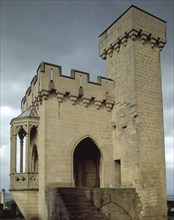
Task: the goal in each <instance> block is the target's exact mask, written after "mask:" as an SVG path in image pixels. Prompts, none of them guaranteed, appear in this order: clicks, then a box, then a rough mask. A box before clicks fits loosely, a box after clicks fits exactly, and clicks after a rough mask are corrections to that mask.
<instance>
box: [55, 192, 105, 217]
mask: <svg viewBox="0 0 174 220" xmlns="http://www.w3.org/2000/svg"><path fill="white" fill-rule="evenodd" d="M58 193H59V196H60V197H61V199H62V201H63V204H64V206H65V208H66V210H67V211H68V213H69V215H70V220H109V218H106V216H104V215H103V214H102V213H100V212H99V211H98V210H97V209H96V208H95V207H94V206H93V204H92V202H91V201H90V200H89V199H88V198H87V197H86V195H85V193H84V191H83V188H60V189H59V192H58Z"/></svg>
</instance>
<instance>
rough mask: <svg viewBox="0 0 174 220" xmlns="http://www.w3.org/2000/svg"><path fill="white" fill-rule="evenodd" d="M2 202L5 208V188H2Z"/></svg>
mask: <svg viewBox="0 0 174 220" xmlns="http://www.w3.org/2000/svg"><path fill="white" fill-rule="evenodd" d="M1 204H3V209H5V189H2V190H1Z"/></svg>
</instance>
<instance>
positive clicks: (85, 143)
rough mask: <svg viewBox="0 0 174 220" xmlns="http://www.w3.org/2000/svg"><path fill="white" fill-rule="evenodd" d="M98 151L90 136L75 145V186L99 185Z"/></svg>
mask: <svg viewBox="0 0 174 220" xmlns="http://www.w3.org/2000/svg"><path fill="white" fill-rule="evenodd" d="M99 165H100V151H99V149H98V147H97V146H96V144H95V143H94V142H93V140H92V139H91V138H85V139H83V140H82V141H80V143H79V144H78V145H77V146H76V148H75V151H74V155H73V167H74V181H75V186H76V187H99V186H100V178H99Z"/></svg>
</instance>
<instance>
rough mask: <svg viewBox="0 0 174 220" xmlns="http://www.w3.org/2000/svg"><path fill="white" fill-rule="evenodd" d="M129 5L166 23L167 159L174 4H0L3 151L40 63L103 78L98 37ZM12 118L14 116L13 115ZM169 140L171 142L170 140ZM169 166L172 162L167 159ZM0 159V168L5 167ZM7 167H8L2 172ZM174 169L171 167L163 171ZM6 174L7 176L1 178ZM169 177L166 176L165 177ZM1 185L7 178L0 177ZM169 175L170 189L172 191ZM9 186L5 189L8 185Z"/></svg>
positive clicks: (163, 65)
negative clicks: (52, 64) (11, 125)
mask: <svg viewBox="0 0 174 220" xmlns="http://www.w3.org/2000/svg"><path fill="white" fill-rule="evenodd" d="M132 4H134V5H136V6H137V7H140V8H142V9H143V10H145V11H148V12H149V13H151V14H153V15H155V16H157V17H159V18H161V19H163V20H165V21H167V45H166V46H165V48H164V49H163V51H162V53H161V55H162V56H161V60H162V69H161V73H162V82H163V103H164V119H165V135H166V137H167V138H166V142H167V148H166V149H167V155H170V152H171V148H172V139H171V137H172V129H173V123H172V118H173V93H172V92H173V60H174V59H173V38H174V37H173V26H174V24H173V20H174V19H173V8H174V2H173V1H162V0H160V1H147V0H146V1H143V0H141V1H128V0H127V1H44V0H42V1H39V0H38V1H28V0H26V1H17V0H15V1H1V86H0V89H1V90H0V93H1V106H2V107H3V108H4V109H3V111H4V110H5V112H6V114H5V113H3V114H2V115H3V120H1V121H2V122H3V128H4V129H2V128H1V137H2V138H1V147H2V149H3V152H5V150H4V149H5V148H6V147H9V137H8V135H9V122H10V120H11V118H13V117H16V116H17V115H18V114H19V110H20V101H21V99H22V97H23V96H24V94H25V91H26V90H27V88H28V86H29V85H30V82H31V79H32V78H33V76H34V75H35V73H36V69H37V67H38V65H39V64H40V62H41V61H46V62H50V63H54V64H58V65H61V66H62V67H63V74H70V69H72V68H73V69H79V70H82V71H85V72H89V73H90V74H91V75H90V77H91V80H96V76H97V75H105V67H104V64H105V63H104V61H103V60H101V58H100V57H99V55H98V39H97V37H98V36H99V35H100V33H102V32H103V31H104V30H105V29H106V28H107V27H108V26H109V25H110V24H111V23H112V22H113V21H114V20H115V19H116V18H118V17H119V16H120V15H121V14H122V13H123V12H124V11H125V10H126V9H127V8H128V7H130V6H131V5H132ZM15 114H16V115H15ZM168 140H170V141H168ZM167 160H168V162H167V166H169V164H170V165H171V163H170V161H171V158H170V157H167ZM6 163H8V160H6V159H4V162H2V164H1V166H3V167H4V166H6V167H8V166H7V164H6ZM5 169H7V168H5ZM171 170H173V168H171V166H170V171H169V168H168V170H167V172H168V173H169V174H170V173H171V172H172V171H171ZM3 176H5V174H3ZM168 176H169V175H168ZM4 182H6V183H7V182H8V180H7V179H6V177H5V179H4ZM171 185H172V183H171V179H170V178H169V177H168V189H169V188H172V186H171ZM7 188H8V187H7Z"/></svg>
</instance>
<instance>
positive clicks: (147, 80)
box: [99, 7, 166, 219]
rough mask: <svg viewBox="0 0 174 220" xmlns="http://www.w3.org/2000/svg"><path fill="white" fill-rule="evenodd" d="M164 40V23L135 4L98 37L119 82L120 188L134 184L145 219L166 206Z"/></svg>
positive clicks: (109, 74)
mask: <svg viewBox="0 0 174 220" xmlns="http://www.w3.org/2000/svg"><path fill="white" fill-rule="evenodd" d="M165 42H166V32H165V22H164V21H162V20H160V19H159V18H156V17H154V16H152V15H150V14H148V13H146V12H144V11H142V10H140V9H138V8H136V7H131V8H129V9H128V10H127V11H126V12H125V13H124V14H123V15H122V16H121V17H119V18H118V19H117V20H116V21H115V22H114V23H113V24H112V25H111V26H110V27H109V28H108V29H106V31H104V32H103V33H102V34H101V35H100V36H99V47H100V49H99V50H100V56H101V57H102V58H103V59H105V60H106V71H107V77H110V78H112V79H113V80H114V82H115V89H114V93H115V95H114V96H115V105H114V108H113V111H112V120H113V121H114V122H115V124H116V130H115V132H113V144H114V160H121V175H122V178H121V185H122V187H134V188H136V190H137V192H138V194H139V196H140V201H141V203H142V205H143V208H142V210H141V216H142V217H141V219H150V217H151V216H153V215H155V216H156V217H157V216H158V218H153V219H162V218H163V217H162V216H163V214H164V213H165V210H166V206H165V203H166V192H165V189H166V185H165V184H166V180H165V152H164V134H163V109H162V90H161V72H160V51H161V49H162V48H163V47H164V44H165ZM152 198H153V199H152ZM159 198H160V199H159ZM161 204H164V205H161ZM159 207H160V208H159Z"/></svg>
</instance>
